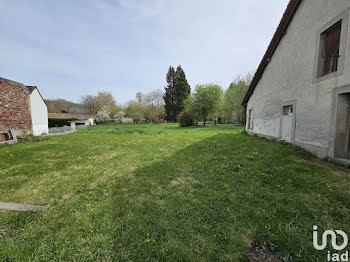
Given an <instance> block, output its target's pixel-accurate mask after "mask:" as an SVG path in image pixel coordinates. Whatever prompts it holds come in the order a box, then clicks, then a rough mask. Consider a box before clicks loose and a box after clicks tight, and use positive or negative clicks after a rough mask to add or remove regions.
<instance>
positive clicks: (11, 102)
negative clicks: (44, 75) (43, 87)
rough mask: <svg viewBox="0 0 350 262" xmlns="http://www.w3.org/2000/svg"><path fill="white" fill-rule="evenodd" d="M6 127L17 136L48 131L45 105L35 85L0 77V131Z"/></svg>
mask: <svg viewBox="0 0 350 262" xmlns="http://www.w3.org/2000/svg"><path fill="white" fill-rule="evenodd" d="M8 129H14V130H15V132H16V135H17V136H23V135H27V134H30V133H31V134H33V135H41V134H43V133H48V114H47V107H46V104H45V102H44V100H43V98H42V96H41V95H40V92H39V90H38V88H37V87H35V86H26V85H23V84H20V83H17V82H14V81H11V80H8V79H4V78H0V133H1V132H4V131H6V130H8Z"/></svg>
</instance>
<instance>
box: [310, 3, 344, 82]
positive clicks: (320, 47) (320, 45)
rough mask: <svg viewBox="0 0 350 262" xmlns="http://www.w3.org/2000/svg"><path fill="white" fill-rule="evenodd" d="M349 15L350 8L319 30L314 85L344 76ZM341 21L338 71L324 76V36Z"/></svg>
mask: <svg viewBox="0 0 350 262" xmlns="http://www.w3.org/2000/svg"><path fill="white" fill-rule="evenodd" d="M349 15H350V8H348V9H346V10H345V11H344V12H342V13H341V14H340V15H338V16H337V17H335V18H334V19H332V20H331V21H329V22H328V23H327V24H325V25H324V26H323V27H322V28H320V30H318V32H317V35H316V50H315V62H314V71H313V81H312V82H313V83H317V82H320V81H323V80H326V79H329V78H333V77H337V76H340V75H342V74H344V60H345V52H346V45H347V37H348V24H349ZM340 21H341V33H340V48H339V58H338V65H337V70H336V71H335V72H332V73H329V74H326V75H323V72H321V71H323V64H322V62H323V60H322V59H321V57H322V51H323V41H322V36H323V35H324V33H326V32H327V30H330V29H332V27H334V26H335V25H336V24H337V23H339V22H340Z"/></svg>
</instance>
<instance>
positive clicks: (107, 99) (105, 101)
mask: <svg viewBox="0 0 350 262" xmlns="http://www.w3.org/2000/svg"><path fill="white" fill-rule="evenodd" d="M96 104H97V109H101V108H102V107H115V106H116V105H117V103H116V101H115V99H114V97H113V95H112V93H111V92H106V91H100V92H98V94H97V96H96Z"/></svg>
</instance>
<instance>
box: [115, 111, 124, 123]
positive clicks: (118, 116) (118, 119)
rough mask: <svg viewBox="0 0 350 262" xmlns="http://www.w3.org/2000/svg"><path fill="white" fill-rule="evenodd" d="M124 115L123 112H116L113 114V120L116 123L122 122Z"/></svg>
mask: <svg viewBox="0 0 350 262" xmlns="http://www.w3.org/2000/svg"><path fill="white" fill-rule="evenodd" d="M124 118H125V116H124V113H123V112H121V111H120V112H118V113H116V114H115V115H114V121H115V122H116V123H118V124H122V123H123V120H124Z"/></svg>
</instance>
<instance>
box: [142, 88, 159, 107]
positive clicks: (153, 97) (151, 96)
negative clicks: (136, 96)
mask: <svg viewBox="0 0 350 262" xmlns="http://www.w3.org/2000/svg"><path fill="white" fill-rule="evenodd" d="M163 95H164V94H163V91H162V90H160V89H157V90H153V91H151V92H149V93H147V94H145V95H144V101H145V104H147V105H154V106H156V107H161V106H163V105H164V98H163Z"/></svg>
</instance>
